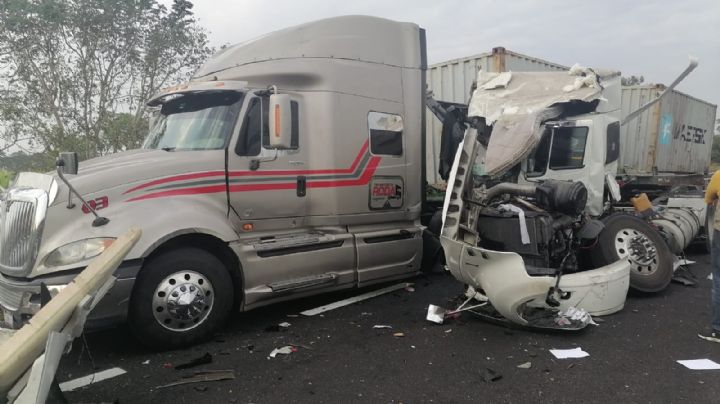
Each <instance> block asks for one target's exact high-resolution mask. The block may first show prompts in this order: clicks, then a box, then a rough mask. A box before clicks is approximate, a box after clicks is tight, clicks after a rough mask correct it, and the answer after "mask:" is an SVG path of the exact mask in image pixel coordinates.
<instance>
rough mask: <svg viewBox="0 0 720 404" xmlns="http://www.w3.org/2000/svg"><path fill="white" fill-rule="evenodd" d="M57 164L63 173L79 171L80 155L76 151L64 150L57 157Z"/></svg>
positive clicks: (72, 173)
mask: <svg viewBox="0 0 720 404" xmlns="http://www.w3.org/2000/svg"><path fill="white" fill-rule="evenodd" d="M57 166H58V168H59V169H60V171H61V172H62V173H63V174H70V175H75V174H77V173H78V157H77V153H75V152H62V153H60V156H59V157H58V159H57Z"/></svg>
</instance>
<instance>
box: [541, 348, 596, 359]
mask: <svg viewBox="0 0 720 404" xmlns="http://www.w3.org/2000/svg"><path fill="white" fill-rule="evenodd" d="M550 353H551V354H553V355H554V356H555V357H556V358H558V359H575V358H584V357H586V356H590V354H589V353H587V352H585V351H583V350H582V348H580V347H577V348H573V349H551V350H550Z"/></svg>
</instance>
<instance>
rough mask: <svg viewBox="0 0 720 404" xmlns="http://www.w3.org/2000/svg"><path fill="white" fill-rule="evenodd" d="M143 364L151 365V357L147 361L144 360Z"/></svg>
mask: <svg viewBox="0 0 720 404" xmlns="http://www.w3.org/2000/svg"><path fill="white" fill-rule="evenodd" d="M142 364H143V365H149V364H150V359H148V360H146V361H142Z"/></svg>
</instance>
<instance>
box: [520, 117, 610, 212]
mask: <svg viewBox="0 0 720 404" xmlns="http://www.w3.org/2000/svg"><path fill="white" fill-rule="evenodd" d="M593 123H594V121H593V120H591V119H582V120H577V121H567V122H559V123H550V124H548V125H547V126H546V130H545V133H544V135H543V137H542V139H541V140H540V144H539V145H538V147H537V149H536V151H535V153H534V155H533V156H531V157H530V158H528V161H527V167H526V174H525V176H526V180H527V181H533V182H536V181H541V180H544V179H554V180H561V181H581V182H582V183H583V184H584V185H585V187H586V188H587V190H588V202H587V207H586V210H587V212H588V213H590V214H591V215H595V216H597V215H600V214H602V200H603V191H604V186H605V138H604V136H602V135H604V134H599V133H595V131H596V130H597V129H599V128H596V125H593Z"/></svg>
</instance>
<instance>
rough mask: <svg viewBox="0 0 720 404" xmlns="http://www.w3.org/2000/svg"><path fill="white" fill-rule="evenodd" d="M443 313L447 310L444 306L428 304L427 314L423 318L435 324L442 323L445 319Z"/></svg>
mask: <svg viewBox="0 0 720 404" xmlns="http://www.w3.org/2000/svg"><path fill="white" fill-rule="evenodd" d="M445 313H447V310H446V309H445V308H444V307H440V306H435V305H434V304H431V305H429V306H428V311H427V316H426V317H425V319H426V320H427V321H431V322H433V323H436V324H442V323H443V321H445Z"/></svg>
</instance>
